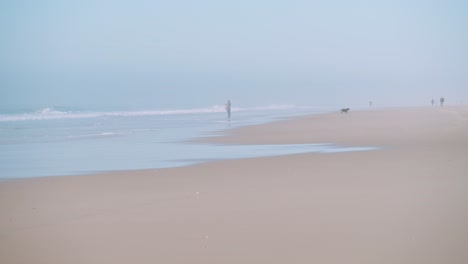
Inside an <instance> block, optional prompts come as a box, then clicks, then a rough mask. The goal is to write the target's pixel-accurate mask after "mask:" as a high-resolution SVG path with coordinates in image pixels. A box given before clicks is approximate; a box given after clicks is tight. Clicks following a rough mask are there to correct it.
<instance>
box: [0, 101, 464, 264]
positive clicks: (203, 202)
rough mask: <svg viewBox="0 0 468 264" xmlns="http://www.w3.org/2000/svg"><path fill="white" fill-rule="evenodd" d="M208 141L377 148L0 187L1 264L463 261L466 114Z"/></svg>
mask: <svg viewBox="0 0 468 264" xmlns="http://www.w3.org/2000/svg"><path fill="white" fill-rule="evenodd" d="M203 140H204V141H206V140H209V141H211V142H214V143H223V144H282V143H284V144H297V143H336V144H338V145H340V146H374V147H380V148H381V149H379V150H373V151H363V152H347V153H328V154H318V153H310V154H296V155H288V156H277V157H263V158H252V159H239V160H224V161H217V162H211V163H205V164H200V165H195V166H188V167H181V168H171V169H160V170H142V171H122V172H109V173H104V174H99V175H89V176H67V177H45V178H37V179H25V180H16V181H9V182H2V183H0V263H8V264H16V263H35V264H39V263H47V264H51V263H87V264H89V263H101V264H102V263H114V264H115V263H165V264H170V263H203V264H207V263H217V264H219V263H322V264H326V263H359V264H363V263H373V264H375V263H392V264H394V263H411V264H415V263H424V264H429V263H434V264H436V263H437V264H440V263H451V264H454V263H459V264H465V263H468V204H467V201H468V108H467V107H446V108H440V107H437V108H436V107H433V108H395V109H383V110H369V111H359V112H358V111H353V110H351V111H350V113H349V114H340V113H338V112H336V113H331V114H324V115H312V116H306V117H300V118H294V119H290V120H283V121H279V122H274V123H270V124H265V125H258V126H251V127H243V128H239V129H234V130H230V131H228V132H226V134H225V135H223V136H222V137H214V138H210V139H203Z"/></svg>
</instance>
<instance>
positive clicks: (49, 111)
mask: <svg viewBox="0 0 468 264" xmlns="http://www.w3.org/2000/svg"><path fill="white" fill-rule="evenodd" d="M294 108H298V109H300V108H301V107H296V106H294V105H269V106H258V107H233V108H232V111H233V112H241V111H268V110H286V109H294ZM224 111H225V109H224V105H213V106H211V107H207V108H193V109H169V110H147V111H110V112H73V111H67V112H64V111H58V110H56V109H54V108H53V107H46V108H43V109H40V110H38V111H35V112H32V113H22V114H8V115H0V122H6V121H34V120H53V119H79V118H99V117H137V116H163V115H182V114H204V113H206V114H209V113H222V112H224Z"/></svg>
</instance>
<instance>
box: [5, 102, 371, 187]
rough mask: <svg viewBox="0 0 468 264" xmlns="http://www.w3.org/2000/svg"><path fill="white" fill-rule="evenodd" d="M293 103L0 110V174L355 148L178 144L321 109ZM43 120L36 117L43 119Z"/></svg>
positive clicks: (96, 169)
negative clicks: (228, 108)
mask: <svg viewBox="0 0 468 264" xmlns="http://www.w3.org/2000/svg"><path fill="white" fill-rule="evenodd" d="M323 112H326V110H323V109H307V108H294V107H282V108H281V107H280V108H267V109H265V108H260V109H258V108H252V109H238V111H237V112H236V111H233V117H232V118H231V119H227V118H226V116H225V113H224V112H223V111H220V110H219V109H215V111H180V112H177V111H176V112H171V113H164V112H151V111H145V112H107V113H105V112H104V113H81V112H80V113H74V112H65V113H64V112H60V111H54V110H51V109H46V111H44V110H43V111H41V112H39V113H33V114H29V115H28V114H14V115H0V117H1V118H3V120H1V118H0V179H15V178H28V177H41V176H60V175H74V174H89V173H94V172H102V171H111V170H131V169H149V168H167V167H178V166H186V165H190V164H195V163H199V162H205V161H212V160H221V159H237V158H249V157H261V156H274V155H286V154H295V153H307V152H337V151H359V150H368V148H338V147H336V146H334V145H331V144H312V145H311V144H305V145H248V146H237V145H236V146H229V145H213V144H192V143H181V142H183V141H186V140H188V139H191V138H195V137H201V136H208V135H214V133H216V132H219V131H221V130H225V129H230V128H235V127H240V126H245V125H252V124H260V123H266V122H270V121H273V120H277V119H279V118H285V117H292V116H298V115H304V114H312V113H323ZM41 117H42V118H41Z"/></svg>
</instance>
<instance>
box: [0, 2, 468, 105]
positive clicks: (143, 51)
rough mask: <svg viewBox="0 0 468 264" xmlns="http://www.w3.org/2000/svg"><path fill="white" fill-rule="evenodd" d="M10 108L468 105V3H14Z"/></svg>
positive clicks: (2, 98)
mask: <svg viewBox="0 0 468 264" xmlns="http://www.w3.org/2000/svg"><path fill="white" fill-rule="evenodd" d="M0 36H2V37H1V42H0V91H1V93H0V104H1V105H2V106H3V107H5V106H6V107H19V108H21V107H49V106H54V105H60V106H100V105H104V106H112V107H125V108H128V107H131V108H132V107H133V108H151V109H162V108H185V107H203V106H210V105H213V104H223V103H224V101H225V100H226V99H231V101H232V102H233V104H234V105H243V106H254V105H268V104H301V105H312V106H314V105H315V106H343V105H366V104H367V102H368V101H369V100H373V101H374V102H375V104H376V105H379V104H380V105H401V104H404V105H411V104H414V105H416V104H425V103H428V102H429V101H430V99H431V98H432V97H434V98H435V99H438V97H440V96H442V95H443V96H445V97H446V99H447V102H448V103H450V102H454V101H457V102H459V101H461V100H464V101H465V103H467V102H468V48H467V47H468V4H467V1H462V0H457V1H455V0H447V1H431V0H427V1H419V0H418V1H403V0H394V1H390V0H388V1H337V0H331V1H294V0H288V1H272V0H270V1H254V0H249V1H247V0H237V1H219V0H218V1H214V0H213V1H203V0H201V1H177V0H175V1H149V0H148V1H144V0H135V1H110V0H109V1H98V0H96V1H67V0H62V1H59V0H57V1H52V0H43V1H22V0H11V1H1V2H0Z"/></svg>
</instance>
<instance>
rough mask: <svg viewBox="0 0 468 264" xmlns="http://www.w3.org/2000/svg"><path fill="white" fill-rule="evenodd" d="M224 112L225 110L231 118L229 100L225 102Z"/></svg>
mask: <svg viewBox="0 0 468 264" xmlns="http://www.w3.org/2000/svg"><path fill="white" fill-rule="evenodd" d="M226 112H227V116H228V118H231V101H230V100H228V101H227V103H226Z"/></svg>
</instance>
